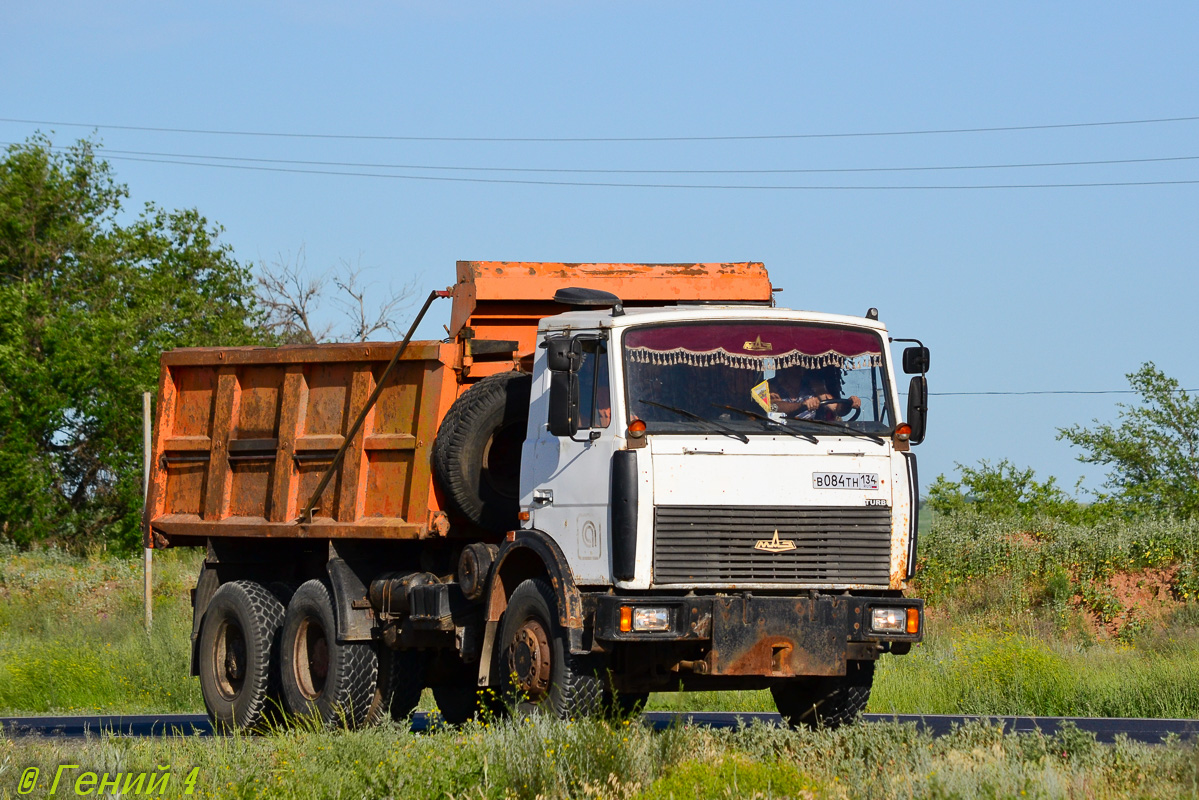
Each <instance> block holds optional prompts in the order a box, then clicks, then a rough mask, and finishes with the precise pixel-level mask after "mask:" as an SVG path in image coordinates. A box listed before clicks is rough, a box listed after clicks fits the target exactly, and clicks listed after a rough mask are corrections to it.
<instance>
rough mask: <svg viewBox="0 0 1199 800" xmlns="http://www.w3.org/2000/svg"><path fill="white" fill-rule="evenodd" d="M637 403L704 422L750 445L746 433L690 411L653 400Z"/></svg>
mask: <svg viewBox="0 0 1199 800" xmlns="http://www.w3.org/2000/svg"><path fill="white" fill-rule="evenodd" d="M637 402H638V403H645V404H646V405H647V406H655V407H657V408H664V409H666V410H667V411H673V412H674V413H676V414H679V415H681V416H684V417H687V418H689V419H693V420H695V421H696V422H702V423H703V424H704V425H707V426H708V427H709V428H712V429H713V430H715V431H718V432H719V433H722V434H724V435H725V436H731V437H732V438H734V439H736V440H737V441H739V442H743V443H745V444H749V437H748V436H746V435H745V434H744V433H738V432H737V431H735V430H733V429H732V428H726V427H725V426H723V425H721V424H720V423H719V422H714V421H713V420H710V419H707V418H705V417H701V416H700V415H699V414H693V413H691V412H690V411H685V410H683V409H681V408H675V407H674V406H666V405H662V404H661V403H655V402H654V401H653V400H646V399H645V398H640V399H638V400H637Z"/></svg>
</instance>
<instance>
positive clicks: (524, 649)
mask: <svg viewBox="0 0 1199 800" xmlns="http://www.w3.org/2000/svg"><path fill="white" fill-rule="evenodd" d="M551 664H552V662H551V657H550V642H549V636H548V635H547V634H546V631H545V627H544V626H543V625H542V624H541V622H540V621H538V620H535V619H531V620H528V621H526V622H525V624H523V625H521V626H520V629H519V630H517V631H516V636H514V637H513V641H512V646H511V648H509V650H508V667H509V672H510V673H511V674H513V675H515V676H516V677H515V682H516V688H517V689H518V690H519V691H521V692H522V693H523V694H525V695H526V696H527V697H528V698H529V700H532V701H536V700H540V699H541V698H542V697H544V696H545V694H546V693H547V692H548V691H549V689H550V669H551Z"/></svg>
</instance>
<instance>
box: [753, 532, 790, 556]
mask: <svg viewBox="0 0 1199 800" xmlns="http://www.w3.org/2000/svg"><path fill="white" fill-rule="evenodd" d="M754 549H755V550H765V551H766V552H767V553H785V552H787V551H788V550H794V549H795V542H793V541H791V540H790V539H783V540H780V539H779V532H778V531H777V530H775V532H774V538H773V539H759V540H758V543H757V544H755V545H754Z"/></svg>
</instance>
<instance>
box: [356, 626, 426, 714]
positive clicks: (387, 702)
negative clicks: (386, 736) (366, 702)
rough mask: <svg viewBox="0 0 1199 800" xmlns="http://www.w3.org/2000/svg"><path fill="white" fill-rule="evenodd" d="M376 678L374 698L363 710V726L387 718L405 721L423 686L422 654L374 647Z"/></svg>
mask: <svg viewBox="0 0 1199 800" xmlns="http://www.w3.org/2000/svg"><path fill="white" fill-rule="evenodd" d="M377 648H378V649H377V653H378V658H379V680H378V682H377V685H376V687H375V695H374V699H373V700H371V705H370V708H369V709H368V710H367V712H366V723H365V724H366V725H378V724H379V723H380V722H382V721H383V720H385V719H386V718H387V717H391V718H392V719H393V720H395V721H396V722H400V723H404V724H408V722H409V718H410V717H411V716H412V712H413V711H415V710H416V707H417V705H418V704H419V703H420V695H421V692H422V691H424V688H425V654H424V653H421V652H418V651H416V650H392V649H391V648H390V647H387V646H386V645H383V644H379V645H378V646H377Z"/></svg>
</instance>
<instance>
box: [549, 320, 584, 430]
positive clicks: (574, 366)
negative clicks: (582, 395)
mask: <svg viewBox="0 0 1199 800" xmlns="http://www.w3.org/2000/svg"><path fill="white" fill-rule="evenodd" d="M545 350H546V365H547V366H548V367H549V370H550V413H549V427H550V433H552V434H553V435H554V436H572V437H573V436H574V435H575V434H576V433H578V432H579V367H581V366H582V364H583V348H582V346H581V345H580V343H579V341H578V339H571V338H568V337H566V336H560V337H557V338H554V339H549V340H547V341H546V343H545Z"/></svg>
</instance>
